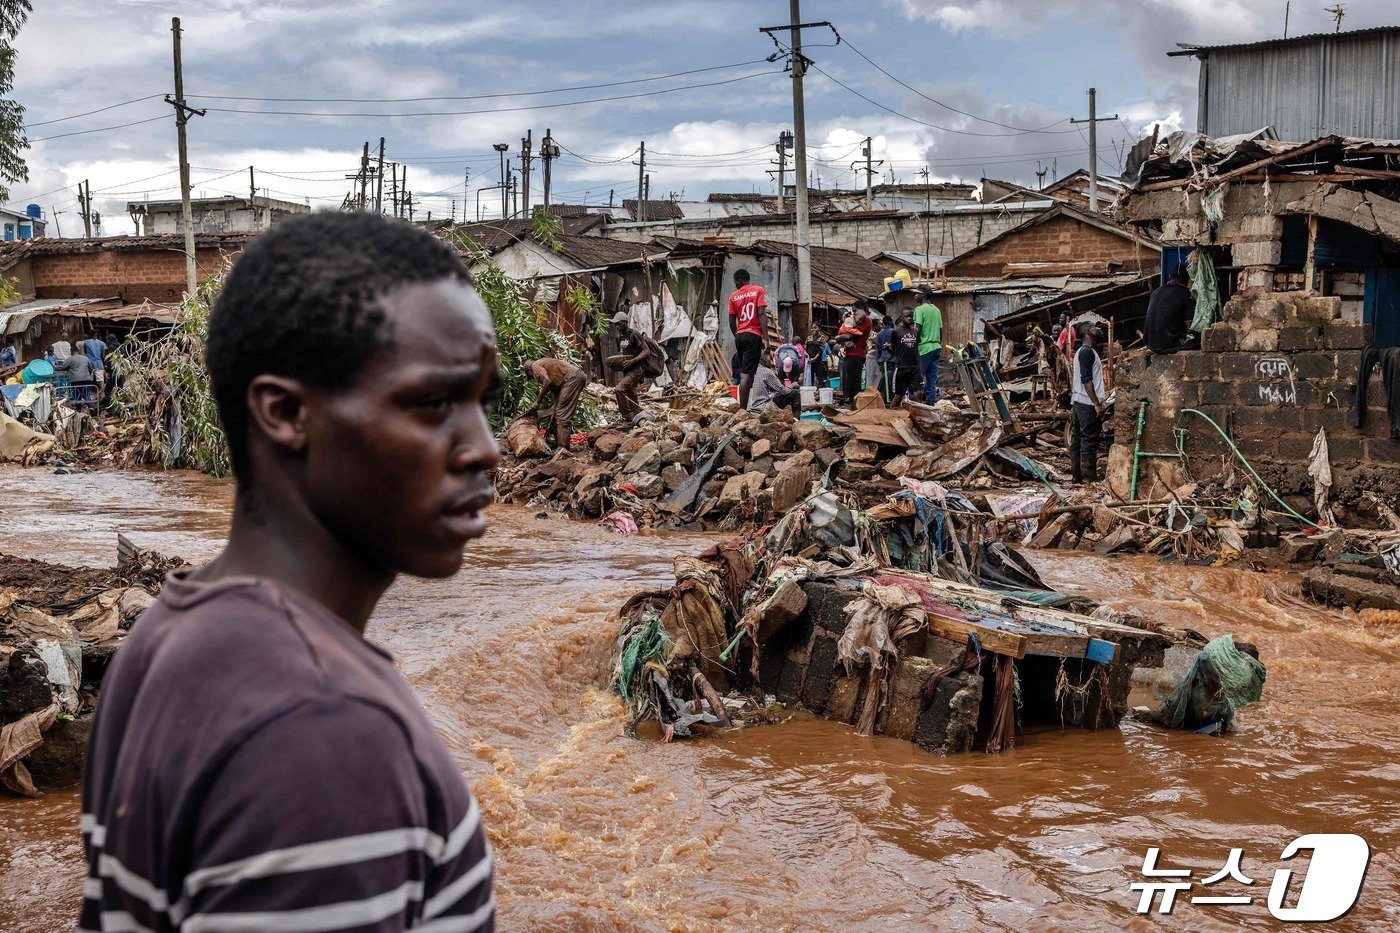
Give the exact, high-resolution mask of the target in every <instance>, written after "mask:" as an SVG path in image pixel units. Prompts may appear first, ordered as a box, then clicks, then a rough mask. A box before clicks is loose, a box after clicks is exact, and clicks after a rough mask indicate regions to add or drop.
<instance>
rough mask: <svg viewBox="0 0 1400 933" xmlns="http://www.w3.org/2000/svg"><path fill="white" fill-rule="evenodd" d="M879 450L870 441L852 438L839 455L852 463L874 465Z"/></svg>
mask: <svg viewBox="0 0 1400 933" xmlns="http://www.w3.org/2000/svg"><path fill="white" fill-rule="evenodd" d="M878 450H879V448H878V447H877V446H876V445H875V444H872V443H871V442H870V441H863V440H860V439H859V438H852V439H851V440H849V441H847V442H846V446H845V447H843V448H841V455H842V456H843V457H845V458H846V459H847V460H849V461H850V462H852V463H874V462H875V454H876V453H877V452H878Z"/></svg>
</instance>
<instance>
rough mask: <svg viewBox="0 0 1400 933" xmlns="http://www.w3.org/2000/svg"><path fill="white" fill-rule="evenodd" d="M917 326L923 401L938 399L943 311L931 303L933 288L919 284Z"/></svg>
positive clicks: (915, 321) (928, 401)
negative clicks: (922, 380) (922, 378)
mask: <svg viewBox="0 0 1400 933" xmlns="http://www.w3.org/2000/svg"><path fill="white" fill-rule="evenodd" d="M914 323H915V324H916V325H918V328H919V372H920V374H921V375H922V376H923V377H924V403H925V404H927V405H932V404H933V403H934V402H936V401H938V360H939V358H940V357H941V356H942V355H943V312H942V311H941V310H939V308H938V305H936V304H934V303H933V289H931V288H929V287H928V286H927V285H921V286H919V305H918V307H916V308H915V309H914Z"/></svg>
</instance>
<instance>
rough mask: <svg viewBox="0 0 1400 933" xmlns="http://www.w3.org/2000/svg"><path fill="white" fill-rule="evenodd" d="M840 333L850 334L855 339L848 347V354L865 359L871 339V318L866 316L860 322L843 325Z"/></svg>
mask: <svg viewBox="0 0 1400 933" xmlns="http://www.w3.org/2000/svg"><path fill="white" fill-rule="evenodd" d="M837 333H838V334H850V335H851V336H853V337H855V340H854V341H853V342H852V343H851V345H850V346H849V347H847V348H846V356H848V357H854V358H856V359H862V360H863V359H865V345H866V344H867V343H869V341H870V318H866V319H865V320H863V321H861V322H860V323H859V324H852V325H850V326H847V325H845V324H842V325H841V329H840V330H838V331H837Z"/></svg>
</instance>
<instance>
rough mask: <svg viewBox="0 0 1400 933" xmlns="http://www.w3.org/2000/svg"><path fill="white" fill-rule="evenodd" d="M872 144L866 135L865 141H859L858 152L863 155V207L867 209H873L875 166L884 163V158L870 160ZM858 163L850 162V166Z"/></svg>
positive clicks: (853, 166)
mask: <svg viewBox="0 0 1400 933" xmlns="http://www.w3.org/2000/svg"><path fill="white" fill-rule="evenodd" d="M873 146H874V141H873V140H872V139H871V138H870V137H869V136H867V137H865V142H863V143H861V149H860V154H861V155H863V156H865V209H866V210H867V211H873V210H874V209H875V195H874V188H873V185H874V182H875V166H877V165H884V164H885V160H884V159H876V160H874V161H872V160H871V158H870V156H871V149H872V147H873ZM859 164H860V163H859V162H852V163H851V168H853V169H854V168H855V167H856V166H858V165H859ZM891 174H893V172H891Z"/></svg>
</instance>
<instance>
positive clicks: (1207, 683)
mask: <svg viewBox="0 0 1400 933" xmlns="http://www.w3.org/2000/svg"><path fill="white" fill-rule="evenodd" d="M1258 655H1259V652H1258V651H1257V650H1256V649H1255V648H1254V646H1253V645H1243V646H1242V647H1239V646H1236V644H1235V640H1234V638H1233V637H1231V636H1229V635H1221V636H1220V637H1219V638H1217V639H1215V640H1214V641H1211V642H1209V643H1207V644H1206V646H1205V647H1204V648H1202V649H1201V653H1200V654H1198V655H1197V656H1196V660H1195V661H1194V662H1193V663H1192V665H1191V670H1190V671H1189V672H1188V673H1187V675H1186V679H1185V680H1183V681H1182V682H1181V683H1180V684H1179V685H1178V686H1177V688H1176V690H1175V691H1174V692H1173V693H1172V695H1171V696H1170V697H1168V698H1167V701H1166V703H1164V704H1162V706H1161V707H1160V708H1159V709H1158V710H1156V711H1155V712H1154V713H1153V714H1152V718H1154V719H1156V720H1157V721H1159V722H1161V723H1162V724H1163V725H1165V726H1167V727H1169V728H1172V729H1189V730H1192V731H1196V732H1206V730H1209V729H1212V727H1213V730H1212V731H1217V732H1228V731H1230V727H1231V726H1232V725H1233V724H1234V719H1235V712H1236V711H1237V710H1239V709H1241V708H1242V707H1245V706H1248V705H1249V704H1251V703H1256V702H1258V700H1259V698H1260V697H1261V696H1263V693H1264V680H1265V678H1266V676H1267V671H1266V670H1265V669H1264V665H1263V664H1261V663H1260V661H1259V657H1258ZM1207 734H1211V733H1207Z"/></svg>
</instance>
